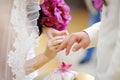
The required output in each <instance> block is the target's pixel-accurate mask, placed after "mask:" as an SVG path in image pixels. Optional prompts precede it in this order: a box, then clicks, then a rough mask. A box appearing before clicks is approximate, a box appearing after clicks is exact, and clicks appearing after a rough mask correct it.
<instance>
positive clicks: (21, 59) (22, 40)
mask: <svg viewBox="0 0 120 80" xmlns="http://www.w3.org/2000/svg"><path fill="white" fill-rule="evenodd" d="M39 10H40V7H39V1H38V0H14V3H13V9H12V14H11V23H12V24H13V26H14V30H15V32H16V33H15V34H16V37H15V43H14V45H13V46H14V48H15V50H14V51H13V50H11V51H10V53H9V55H8V64H9V66H10V67H11V68H12V72H13V74H14V75H15V77H13V79H14V80H32V79H33V78H34V77H35V76H36V75H37V72H35V73H33V74H30V75H25V71H24V64H25V60H27V59H30V58H33V57H34V56H35V54H34V48H33V47H34V46H35V45H34V44H35V42H36V40H37V38H38V27H37V19H38V18H39ZM31 50H32V51H31ZM28 55H31V56H28Z"/></svg>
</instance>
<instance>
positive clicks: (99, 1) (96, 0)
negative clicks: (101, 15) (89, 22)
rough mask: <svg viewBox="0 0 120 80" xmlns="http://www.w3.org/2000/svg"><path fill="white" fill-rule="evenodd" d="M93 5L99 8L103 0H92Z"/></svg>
mask: <svg viewBox="0 0 120 80" xmlns="http://www.w3.org/2000/svg"><path fill="white" fill-rule="evenodd" d="M93 5H94V7H95V8H96V9H97V10H101V9H102V6H103V0H94V2H93Z"/></svg>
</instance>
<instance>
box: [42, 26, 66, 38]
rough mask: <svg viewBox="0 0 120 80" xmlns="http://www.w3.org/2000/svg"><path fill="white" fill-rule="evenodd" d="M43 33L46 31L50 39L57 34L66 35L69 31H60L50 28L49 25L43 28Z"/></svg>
mask: <svg viewBox="0 0 120 80" xmlns="http://www.w3.org/2000/svg"><path fill="white" fill-rule="evenodd" d="M43 33H45V34H46V35H47V36H48V38H49V39H52V38H53V37H56V36H66V35H67V34H68V32H67V31H58V30H56V29H54V28H48V27H44V28H43Z"/></svg>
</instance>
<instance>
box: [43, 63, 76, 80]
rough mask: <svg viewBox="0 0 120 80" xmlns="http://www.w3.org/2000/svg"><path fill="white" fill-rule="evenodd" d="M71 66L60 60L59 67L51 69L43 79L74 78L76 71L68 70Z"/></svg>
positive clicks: (71, 79) (61, 79)
mask: <svg viewBox="0 0 120 80" xmlns="http://www.w3.org/2000/svg"><path fill="white" fill-rule="evenodd" d="M71 66H72V65H71V64H68V65H67V64H65V63H64V62H62V64H61V66H60V68H58V69H55V70H53V71H52V72H51V73H50V74H49V75H48V76H47V77H45V78H44V80H76V76H77V74H78V73H77V72H75V71H72V70H70V67H71Z"/></svg>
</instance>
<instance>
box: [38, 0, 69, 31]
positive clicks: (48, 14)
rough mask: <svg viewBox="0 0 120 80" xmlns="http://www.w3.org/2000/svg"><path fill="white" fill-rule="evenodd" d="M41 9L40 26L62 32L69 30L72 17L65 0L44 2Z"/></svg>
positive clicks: (47, 0)
mask: <svg viewBox="0 0 120 80" xmlns="http://www.w3.org/2000/svg"><path fill="white" fill-rule="evenodd" d="M40 7H41V10H40V17H39V19H38V24H39V25H41V26H42V27H43V26H46V27H52V28H54V29H56V30H60V31H61V30H65V29H66V28H67V25H68V24H69V21H70V20H71V16H70V8H69V6H68V5H67V4H66V3H65V1H64V0H44V1H43V3H42V4H41V5H40Z"/></svg>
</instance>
